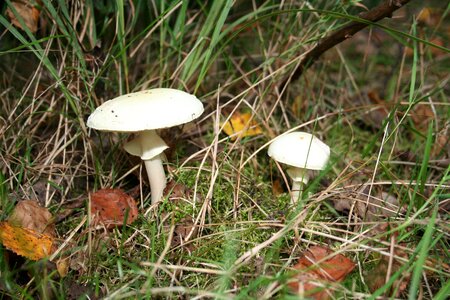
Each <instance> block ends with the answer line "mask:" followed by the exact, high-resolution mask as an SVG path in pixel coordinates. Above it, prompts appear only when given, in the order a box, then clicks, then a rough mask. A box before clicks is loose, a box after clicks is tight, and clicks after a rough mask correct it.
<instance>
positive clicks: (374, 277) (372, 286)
mask: <svg viewBox="0 0 450 300" xmlns="http://www.w3.org/2000/svg"><path fill="white" fill-rule="evenodd" d="M395 255H396V256H399V257H403V258H408V255H407V254H406V253H405V252H404V251H401V250H399V249H397V250H396V251H395ZM402 264H403V263H402V262H401V261H398V260H397V259H395V258H394V259H393V261H392V266H391V271H390V272H391V273H390V274H391V275H392V274H394V273H395V272H397V271H398V270H399V269H400V268H401V266H402ZM388 270H389V257H388V256H383V257H382V258H381V259H380V261H379V262H378V264H377V265H376V266H375V268H373V269H372V270H370V272H367V275H366V278H365V279H366V280H365V281H366V282H367V285H368V287H369V290H370V291H371V292H372V293H373V292H375V291H376V290H378V289H379V288H381V287H382V286H384V285H385V283H386V276H387V273H388ZM410 279H411V274H410V273H408V272H405V273H403V274H402V276H401V277H400V278H399V279H397V280H396V281H395V282H394V284H393V285H392V287H391V292H394V291H395V292H396V294H395V295H391V296H393V297H399V296H400V294H401V293H403V292H404V291H405V290H406V288H407V287H408V283H409V281H410Z"/></svg>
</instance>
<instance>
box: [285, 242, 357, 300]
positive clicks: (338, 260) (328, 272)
mask: <svg viewBox="0 0 450 300" xmlns="http://www.w3.org/2000/svg"><path fill="white" fill-rule="evenodd" d="M332 253H333V251H332V250H331V249H328V248H326V247H322V246H312V247H310V248H309V249H308V250H306V251H305V252H304V255H303V257H301V258H300V259H299V261H298V263H297V264H296V265H295V266H294V269H296V270H298V271H299V272H298V273H297V274H296V275H294V276H293V280H292V281H290V282H289V283H288V286H289V288H290V289H291V290H292V291H293V292H294V293H297V294H300V295H301V296H306V297H311V298H313V299H316V300H318V299H320V300H322V299H329V298H331V295H332V293H333V292H332V291H331V290H330V289H327V288H326V286H327V285H328V284H330V283H333V282H339V281H342V280H343V279H344V278H345V277H346V276H347V275H348V274H349V273H350V272H351V271H352V270H353V269H354V268H355V264H354V263H353V262H352V261H351V260H350V259H348V258H346V257H345V256H343V255H342V254H337V255H334V256H333V257H331V258H329V259H327V260H325V261H323V259H324V258H325V257H327V256H330V255H331V254H332Z"/></svg>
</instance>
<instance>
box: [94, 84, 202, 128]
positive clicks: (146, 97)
mask: <svg viewBox="0 0 450 300" xmlns="http://www.w3.org/2000/svg"><path fill="white" fill-rule="evenodd" d="M202 113H203V104H202V103H201V102H200V100H198V99H197V98H196V97H195V96H194V95H191V94H188V93H186V92H183V91H180V90H175V89H168V88H157V89H151V90H146V91H141V92H137V93H130V94H126V95H122V96H119V97H117V98H114V99H112V100H109V101H106V102H105V103H103V104H102V105H101V106H99V107H98V108H97V109H96V110H95V111H94V112H93V113H92V114H91V115H90V116H89V118H88V120H87V126H88V127H90V128H93V129H97V130H105V131H121V132H137V131H144V130H153V129H160V128H167V127H172V126H177V125H180V124H184V123H188V122H191V121H192V120H194V119H196V118H197V117H199V116H200V115H201V114H202Z"/></svg>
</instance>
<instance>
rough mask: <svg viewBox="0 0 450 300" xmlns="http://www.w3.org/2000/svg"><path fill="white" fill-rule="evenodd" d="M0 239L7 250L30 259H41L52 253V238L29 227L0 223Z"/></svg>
mask: <svg viewBox="0 0 450 300" xmlns="http://www.w3.org/2000/svg"><path fill="white" fill-rule="evenodd" d="M0 241H1V242H2V244H3V245H4V246H5V247H6V248H7V249H9V250H11V251H13V252H15V253H17V254H19V255H22V256H25V257H27V258H29V259H31V260H39V259H42V258H44V257H46V256H48V255H50V254H51V253H52V246H53V239H52V238H51V237H50V236H47V235H44V234H40V233H37V232H35V231H33V230H31V229H27V228H22V227H18V226H14V225H11V224H10V223H8V222H1V223H0Z"/></svg>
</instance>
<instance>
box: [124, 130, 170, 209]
mask: <svg viewBox="0 0 450 300" xmlns="http://www.w3.org/2000/svg"><path fill="white" fill-rule="evenodd" d="M124 148H125V151H127V152H128V153H130V154H132V155H137V156H140V157H141V159H142V160H143V161H144V163H145V169H146V170H147V175H148V180H149V182H150V188H151V190H152V204H154V203H156V202H158V201H159V200H161V198H162V196H163V192H164V188H165V187H166V174H165V173H164V167H163V165H162V160H163V158H164V157H165V156H164V152H163V151H164V150H165V149H167V148H168V146H167V145H166V143H165V142H164V141H163V139H162V138H161V137H160V136H159V135H158V134H157V133H156V131H155V130H145V131H142V132H141V133H140V134H139V136H137V137H136V138H135V139H134V140H132V141H130V142H128V143H126V144H125V145H124Z"/></svg>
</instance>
